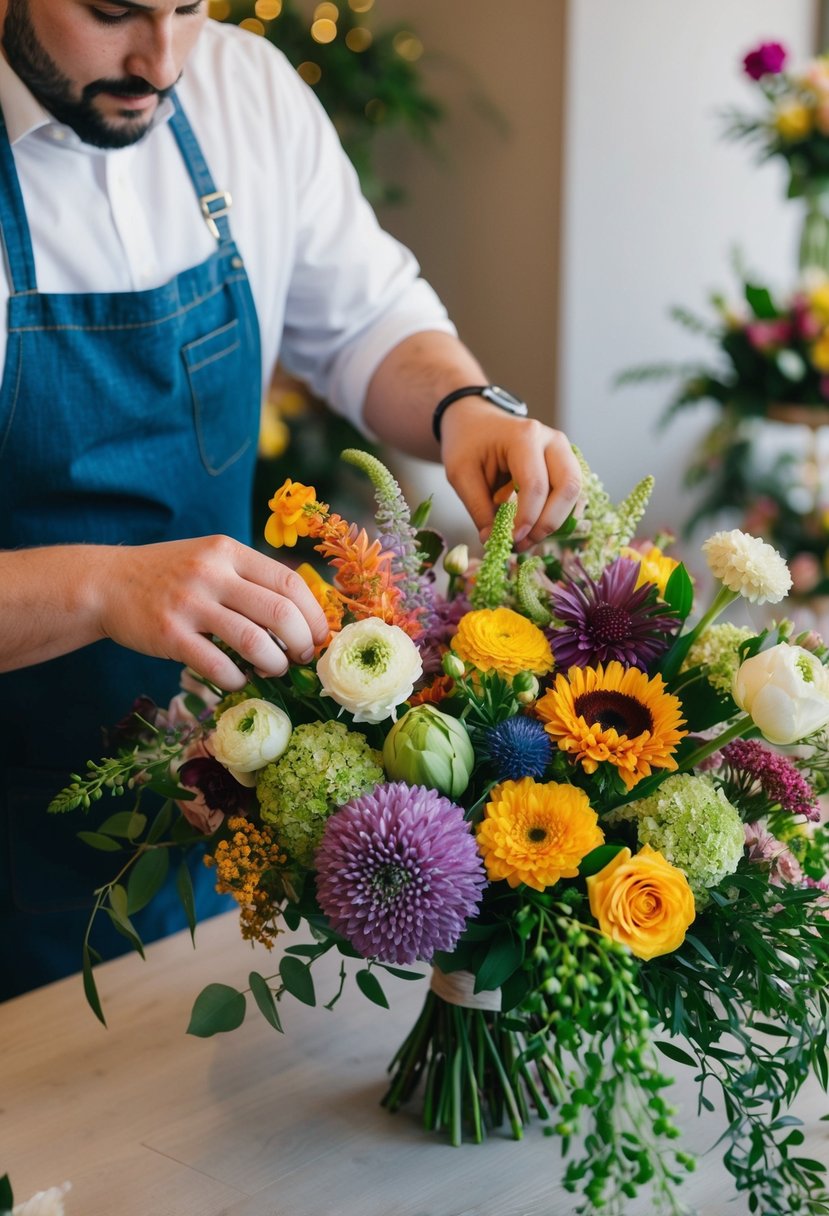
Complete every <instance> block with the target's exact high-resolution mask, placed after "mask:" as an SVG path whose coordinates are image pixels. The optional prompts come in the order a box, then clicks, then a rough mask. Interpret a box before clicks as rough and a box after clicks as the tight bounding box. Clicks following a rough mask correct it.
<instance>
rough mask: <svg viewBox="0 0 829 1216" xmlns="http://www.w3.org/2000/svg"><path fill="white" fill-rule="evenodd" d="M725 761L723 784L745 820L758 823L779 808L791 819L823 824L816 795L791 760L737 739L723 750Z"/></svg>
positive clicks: (760, 746)
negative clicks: (791, 816) (809, 820)
mask: <svg viewBox="0 0 829 1216" xmlns="http://www.w3.org/2000/svg"><path fill="white" fill-rule="evenodd" d="M722 758H723V760H724V762H725V764H724V767H723V768H722V769H721V771H720V773H719V774H718V777H719V780H720V782H721V784H722V786H723V789H724V791H725V794H726V797H727V798H728V799H729V801H730V802H733V803H734V805H735V806H737V807H739V808H740V811H741V813H742V815H743V818H744V819H749V820H751V819H757V818H759V817H760V816H762V815H765V814H768V812H769V811H770V810H773V809H774V808H775V807H779V808H780V810H781V811H787V812H788V813H789V814H790V815H804V816H805V817H806V819H811V820H813V821H814V822H818V821H819V819H820V808H819V806H818V801H817V796H816V795H815V791H814V790H813V789H812V787H811V785H810V784H809V782H808V781H807V780H806V778H805V777H804V776H803V774H802V773H801V772H800V771H799V769H798V768H797V767H796V766H795V765H794V764H793V763H792V761H791V760H789V759H788V757H787V756H781V755H780V753H779V752H773V751H771V749H770V748H768V747H764V746H763V744H762V743H759V742H758V741H757V740H756V739H735V741H734V742H733V743H729V745H728V747H724V748H723V750H722Z"/></svg>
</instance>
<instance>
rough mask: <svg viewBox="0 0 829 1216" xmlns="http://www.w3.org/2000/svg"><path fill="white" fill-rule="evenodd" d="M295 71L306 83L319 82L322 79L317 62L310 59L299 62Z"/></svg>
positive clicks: (313, 83)
mask: <svg viewBox="0 0 829 1216" xmlns="http://www.w3.org/2000/svg"><path fill="white" fill-rule="evenodd" d="M297 72H298V73H299V74H300V76H301V77H302V79H303V80H304V81H305V83H306V84H310V85H315V84H319V82H320V80H321V79H322V68H321V67H320V65H319V64H318V63H313V62H312V60H310V59H306V60H305V62H304V63H301V64H300V65H299V67H298V68H297Z"/></svg>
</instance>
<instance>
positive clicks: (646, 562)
mask: <svg viewBox="0 0 829 1216" xmlns="http://www.w3.org/2000/svg"><path fill="white" fill-rule="evenodd" d="M620 556H622V557H630V558H632V559H633V560H634V561H636V562H638V563H639V577H638V578H637V580H636V589H637V590H638V588H639V587H642V586H644V584H645V583H653V584H654V586H655V587H656V589H657V591H658V592H659V594H660V596H661V597H662V598H663V599H664V598H665V588H666V587H667V585H668V579H669V578H670V577H671V575H672V574H673V572H674V570H676V568H677V566H678V565H679V562H677V561H675V560H674V559H673V558H672V557H668V556H667V554H665V553H663V552H662V550H661V549H659V548H657V546H656V545H651V547H650V549H648V550H646V552H644V553H642V552H641V551H640V550H639V549H627V548H625V549H622V550H621V554H620Z"/></svg>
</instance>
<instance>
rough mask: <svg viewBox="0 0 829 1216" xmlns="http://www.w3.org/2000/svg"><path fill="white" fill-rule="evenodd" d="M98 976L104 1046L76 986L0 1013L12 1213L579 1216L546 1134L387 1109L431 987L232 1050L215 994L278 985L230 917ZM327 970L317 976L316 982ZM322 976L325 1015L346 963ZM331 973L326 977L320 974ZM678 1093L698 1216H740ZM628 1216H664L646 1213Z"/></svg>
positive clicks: (816, 1113) (391, 984)
mask: <svg viewBox="0 0 829 1216" xmlns="http://www.w3.org/2000/svg"><path fill="white" fill-rule="evenodd" d="M197 943H198V945H197V949H196V950H195V951H194V950H193V948H192V946H191V944H190V939H189V935H187V934H180V935H177V936H176V937H173V938H169V939H167V940H166V941H164V942H160V943H157V944H155V945H154V946H151V947H150V948H149V950H148V954H147V961H146V963H142V961H141V960H140V959H139V958H138V957H137V956H135V955H130V956H127V957H125V958H122V959H119V960H116V961H115V962H112V963H108V964H106V965H104V966H103V967H101V968H99V969H98V971H97V973H96V974H97V975H98V976H99V987H100V991H101V996H102V1000H103V1002H104V1008H105V1013H106V1015H107V1019H108V1023H109V1027H108V1029H104V1028H103V1027H102V1026H101V1025H100V1024H99V1023H98V1022H97V1021H96V1020H95V1018H94V1016H93V1015H92V1013H91V1011H90V1010H89V1008H88V1007H87V1005H86V1003H85V1000H84V996H83V991H82V987H81V982H80V978H78V977H73V978H70V979H68V980H63V981H61V982H60V983H58V984H53V985H51V986H50V987H48V988H42V989H39V990H38V991H35V992H32V993H29V994H28V995H26V996H23V997H19V998H17V999H16V1000H13V1001H9V1002H7V1003H6V1004H4V1005H0V1035H2V1043H3V1048H2V1064H0V1174H2V1173H3V1172H8V1173H9V1174H10V1176H11V1180H12V1184H13V1186H14V1191H15V1197H16V1199H17V1200H18V1201H20V1200H22V1199H25V1198H27V1197H28V1196H29V1195H31V1194H32V1193H34V1192H35V1191H38V1190H42V1189H45V1188H46V1187H50V1186H55V1185H57V1184H59V1183H61V1182H63V1181H65V1180H68V1181H70V1182H71V1184H72V1189H71V1191H70V1192H69V1194H68V1195H67V1198H66V1201H65V1202H66V1211H67V1216H150V1214H151V1216H551V1214H553V1213H564V1214H566V1213H571V1212H573V1211H574V1210H575V1207H576V1203H575V1201H574V1199H573V1198H572V1197H571V1196H569V1195H567V1194H566V1193H565V1192H564V1191H563V1190H562V1188H561V1185H560V1178H561V1175H562V1172H563V1167H562V1163H561V1157H560V1154H559V1149H558V1143H557V1141H556V1140H555V1139H554V1138H548V1137H545V1136H544V1135H543V1134H542V1131H541V1128H540V1127H533V1128H531V1129H529V1131H528V1132H527V1133H526V1136H525V1139H524V1140H523V1141H522V1142H520V1143H516V1142H515V1141H513V1140H511V1139H510V1138H509V1137H508V1135H507V1134H506V1133H502V1134H495V1135H492V1136H491V1137H490V1139H489V1140H488V1141H487V1143H486V1144H484V1145H483V1146H478V1145H472V1144H465V1145H463V1146H462V1147H460V1148H452V1147H451V1146H450V1145H448V1144H447V1143H446V1142H445V1141H443V1140H441V1139H439V1138H437V1137H435V1136H433V1135H430V1134H428V1133H426V1132H424V1131H423V1130H422V1129H421V1127H420V1124H419V1121H418V1119H419V1110H418V1107H417V1105H416V1104H415V1105H414V1106H413V1108H412V1109H411V1110H407V1111H404V1112H402V1113H399V1114H397V1115H394V1116H392V1115H390V1114H389V1113H388V1112H387V1111H386V1110H385V1109H384V1108H382V1107H381V1106H380V1105H379V1101H380V1098H381V1096H382V1094H383V1091H384V1087H385V1079H386V1073H385V1069H386V1065H387V1063H388V1061H389V1060H390V1059H391V1057H392V1055H393V1054H394V1051H395V1050H396V1048H397V1046H398V1045H399V1043H400V1041H401V1039H402V1038H403V1037H404V1035H405V1034H406V1032H407V1031H408V1029H409V1028H410V1026H411V1024H412V1022H413V1021H414V1018H415V1017H416V1015H417V1012H418V1011H419V1009H420V1005H421V1003H422V1000H423V997H424V995H425V991H426V984H425V982H419V983H407V982H405V981H402V980H392V979H389V980H388V981H384V988H385V990H386V993H387V996H388V997H389V1000H390V1003H391V1009H390V1010H382V1009H379V1008H377V1007H376V1006H374V1005H372V1004H370V1003H369V1002H368V1001H367V1000H366V999H365V998H364V997H363V996H362V995H361V994H360V993H359V992H358V991H357V990H356V986H355V985H354V984H353V982H352V983H351V984H349V985H348V986H347V988H346V992H345V994H344V995H343V997H342V999H341V1001H340V1003H339V1004H338V1006H337V1007H336V1008H335V1009H334V1010H333V1011H330V1012H329V1011H327V1010H325V1009H324V1008H322V1007H317V1008H314V1009H310V1008H308V1007H306V1006H303V1005H300V1004H298V1003H297V1002H295V1001H294V1000H292V999H288V1000H286V1001H284V1002H282V1005H281V1011H282V1018H283V1022H284V1025H285V1030H286V1033H285V1034H284V1035H280V1034H279V1033H277V1032H276V1031H275V1030H273V1028H272V1027H270V1026H269V1025H268V1024H267V1023H266V1022H265V1020H264V1019H263V1018H262V1017H261V1015H260V1014H259V1012H258V1010H257V1009H256V1008H255V1007H254V1006H253V1004H252V1002H249V1011H248V1015H247V1018H246V1020H245V1023H244V1025H243V1026H242V1027H241V1028H240V1029H239V1030H236V1031H234V1032H233V1033H231V1034H226V1035H219V1036H216V1037H214V1038H212V1039H198V1038H194V1037H192V1036H189V1035H186V1034H185V1028H186V1026H187V1023H188V1020H189V1015H190V1009H191V1006H192V1002H193V999H194V998H195V996H196V995H197V994H198V992H199V991H200V989H201V988H202V987H203V986H204V985H205V984H206V983H209V982H211V981H220V982H224V983H230V984H237V985H238V986H240V987H242V988H244V987H246V984H247V975H248V972H249V971H250V970H251V969H253V968H257V969H259V970H262V971H263V972H264V973H265V974H272V973H273V972H274V971H275V970H276V966H277V962H275V961H274V958H273V956H268V955H266V954H265V952H264V951H261V950H257V951H256V952H254V953H251V951H250V950H249V948H248V947H247V946H246V945H245V944H244V943H243V942H242V941H241V940H240V939H239V935H238V927H237V922H236V918H235V916H234V915H233V914H230V915H227V916H222V917H218V918H217V919H215V920H213V921H207V922H205V923H203V924H202V925H200V926H199V928H198V931H197ZM328 961H329V960H328V959H324V960H321V962H322V964H326V965H327V963H328ZM330 961H331V964H332V965H331V966H330V967H327V966H319V974H320V978H319V979H318V992H319V998H320V1005H321V1004H322V1003H323V1002H324V1001H325V1000H327V999H329V998H330V996H331V995H333V993H334V992H335V991H336V988H337V968H338V963H337V962H336V961H335V960H333V959H332V960H330ZM316 971H317V966H316V965H315V972H316ZM678 1072H679V1073H680V1080H678V1082H677V1084H676V1086H675V1087H674V1089H673V1091H671V1092H672V1093H673V1094H674V1100H675V1102H676V1104H677V1105H679V1106H680V1109H681V1114H680V1118H679V1122H680V1125H681V1126H682V1128H683V1130H684V1133H685V1144H686V1145H687V1147H688V1148H690V1149H692V1150H694V1151H697V1152H702V1153H703V1154H704V1155H703V1156H702V1158H701V1160H700V1163H699V1166H698V1169H697V1172H696V1173H695V1174H694V1175H692V1176H691V1178H690V1179H689V1181H688V1183H687V1184H686V1185H685V1186H684V1187H683V1193H684V1198H685V1202H686V1203H687V1204H688V1205H689V1207H690V1208H691V1209H693V1210H695V1211H697V1212H698V1213H700V1216H732V1214H733V1216H742V1214H743V1213H744V1212H747V1210H748V1209H747V1206H746V1205H745V1204H744V1203H743V1202H742V1201H732V1196H733V1188H732V1186H731V1181H730V1178H729V1176H728V1175H727V1174H726V1173H725V1170H724V1169H723V1167H722V1165H721V1164H720V1163H719V1157H718V1153H717V1151H716V1150H715V1151H714V1152H709V1153H707V1154H705V1150H706V1149H707V1148H709V1147H710V1146H711V1144H713V1142H714V1141H715V1140H716V1138H717V1135H718V1133H719V1131H720V1130H721V1124H720V1123H719V1122H718V1120H717V1118H716V1117H715V1116H711V1115H706V1116H705V1118H698V1117H697V1116H696V1114H695V1101H694V1093H693V1086H692V1085H691V1083H690V1072H689V1070H684V1072H685V1076H684V1077H683V1076H682V1070H678ZM827 1110H829V1098H827V1096H826V1095H825V1094H823V1093H822V1091H821V1090H820V1088H819V1086H818V1085H817V1084H816V1083H811V1084H810V1085H809V1086H808V1087H807V1089H805V1090H804V1091H803V1093H802V1096H801V1098H800V1099H799V1101H798V1108H797V1109H796V1111H795V1112H794V1113H796V1114H797V1115H798V1116H799V1117H800V1118H801V1119H803V1120H804V1121H805V1124H806V1128H805V1130H806V1133H807V1136H806V1144H805V1145H804V1148H803V1151H804V1153H806V1154H808V1155H809V1156H812V1157H817V1158H818V1159H828V1158H829V1124H827V1123H822V1122H819V1120H820V1117H821V1116H822V1115H823V1114H824V1113H825V1112H826V1111H827ZM629 1210H630V1213H631V1216H644V1214H645V1213H649V1212H650V1211H651V1210H652V1205H650V1204H649V1203H648V1202H647V1200H646V1199H643V1200H641V1201H639V1200H637V1201H636V1202H632V1203H631V1204H630V1209H629Z"/></svg>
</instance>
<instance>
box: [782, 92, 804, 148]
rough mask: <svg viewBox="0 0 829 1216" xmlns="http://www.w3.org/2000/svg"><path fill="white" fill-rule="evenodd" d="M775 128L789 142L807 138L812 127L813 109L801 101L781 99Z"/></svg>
mask: <svg viewBox="0 0 829 1216" xmlns="http://www.w3.org/2000/svg"><path fill="white" fill-rule="evenodd" d="M774 129H775V131H777V133H778V135H779V136H780V138H781V139H785V140H786V141H787V143H792V144H793V143H796V142H797V141H798V140H799V139H805V138H806V136H807V135H808V134H809V132H810V131H811V129H812V111H811V110H810V109H809V108H808V106H804V105H803V103H802V102H800V101H791V100H788V101H781V102H780V103H779V105H778V107H777V113H776V114H775V116H774Z"/></svg>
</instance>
